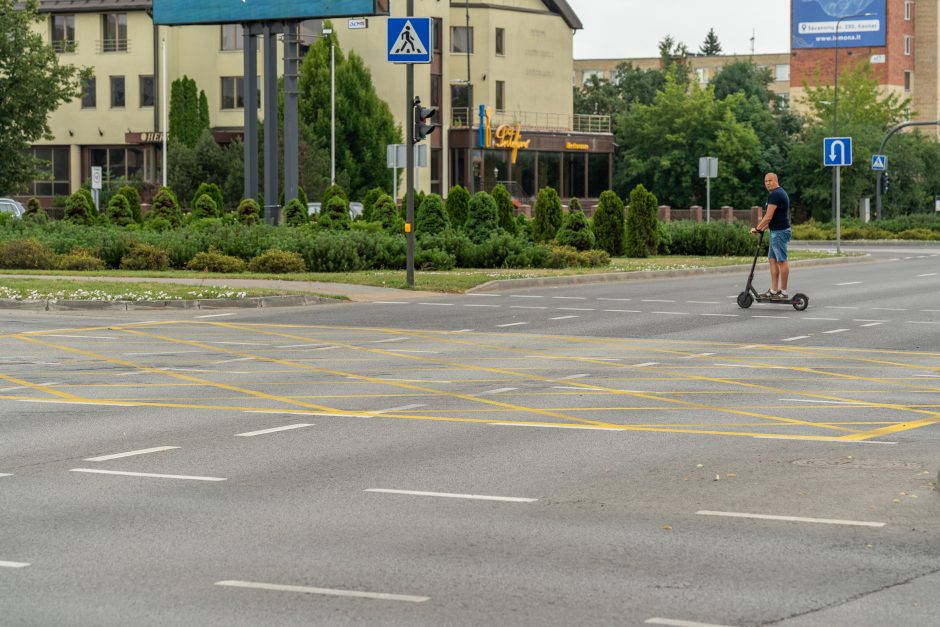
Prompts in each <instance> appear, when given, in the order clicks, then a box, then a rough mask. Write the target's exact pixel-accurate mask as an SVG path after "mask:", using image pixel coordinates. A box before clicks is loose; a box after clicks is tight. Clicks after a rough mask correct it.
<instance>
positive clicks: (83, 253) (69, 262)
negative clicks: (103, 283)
mask: <svg viewBox="0 0 940 627" xmlns="http://www.w3.org/2000/svg"><path fill="white" fill-rule="evenodd" d="M55 266H56V268H58V269H59V270H80V271H94V270H104V269H105V268H107V267H108V266H107V264H105V262H104V260H103V259H100V258H98V257H95V256H94V255H92V254H91V253H90V252H89V251H87V250H76V251H73V252H71V253H69V254H68V255H62V256H61V257H59V258H58V259H57V260H56V264H55Z"/></svg>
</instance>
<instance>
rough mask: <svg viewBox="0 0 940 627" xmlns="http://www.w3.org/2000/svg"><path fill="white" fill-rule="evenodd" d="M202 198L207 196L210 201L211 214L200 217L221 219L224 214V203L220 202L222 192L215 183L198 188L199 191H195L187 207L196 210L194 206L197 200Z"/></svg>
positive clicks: (204, 184)
mask: <svg viewBox="0 0 940 627" xmlns="http://www.w3.org/2000/svg"><path fill="white" fill-rule="evenodd" d="M203 196H208V197H209V198H211V199H212V212H211V213H209V214H207V215H204V216H201V217H203V218H221V217H222V215H223V214H224V213H225V212H224V206H225V203H224V202H223V200H222V190H221V189H219V186H218V185H216V184H215V183H203V184H201V185H200V186H199V189H197V190H196V193H195V194H194V195H193V199H192V201H191V202H190V203H189V206H190V207H191V208H192V209H195V208H196V205H197V204H198V203H199V199H200V198H202V197H203Z"/></svg>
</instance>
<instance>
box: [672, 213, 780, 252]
mask: <svg viewBox="0 0 940 627" xmlns="http://www.w3.org/2000/svg"><path fill="white" fill-rule="evenodd" d="M662 230H663V231H664V232H665V234H666V237H667V238H668V242H669V253H670V254H673V255H688V256H692V257H703V256H718V257H721V256H729V255H732V256H740V257H747V256H751V255H753V254H754V246H755V244H756V242H755V240H754V237H753V236H752V235H751V234H750V233H749V229H748V227H746V226H743V225H741V224H731V223H728V222H711V223H696V222H690V221H689V220H679V221H676V222H669V223H667V224H665V225H664V228H663V229H662ZM766 245H767V237H766V236H765V237H764V246H765V248H766Z"/></svg>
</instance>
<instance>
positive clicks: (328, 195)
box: [320, 185, 349, 207]
mask: <svg viewBox="0 0 940 627" xmlns="http://www.w3.org/2000/svg"><path fill="white" fill-rule="evenodd" d="M334 196H339V197H340V198H342V199H343V200H345V201H346V204H347V205H348V204H349V194H347V193H346V190H345V189H343V188H342V187H340V186H339V185H330V186H329V187H327V188H326V191H325V192H323V198H322V199H321V200H320V206H321V207H326V206H327V204H329V202H330V200H331V199H332V198H333V197H334Z"/></svg>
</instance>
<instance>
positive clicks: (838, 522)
mask: <svg viewBox="0 0 940 627" xmlns="http://www.w3.org/2000/svg"><path fill="white" fill-rule="evenodd" d="M695 513H696V514H698V515H700V516H728V517H731V518H756V519H759V520H783V521H788V522H805V523H818V524H824V525H850V526H855V527H884V526H885V523H883V522H864V521H859V520H835V519H832V518H804V517H802V516H773V515H770V514H743V513H741V512H712V511H708V510H699V511H697V512H695Z"/></svg>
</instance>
